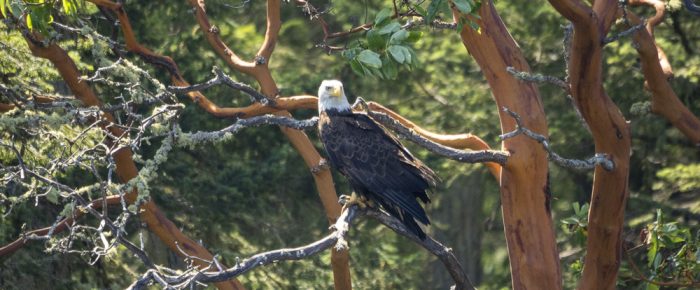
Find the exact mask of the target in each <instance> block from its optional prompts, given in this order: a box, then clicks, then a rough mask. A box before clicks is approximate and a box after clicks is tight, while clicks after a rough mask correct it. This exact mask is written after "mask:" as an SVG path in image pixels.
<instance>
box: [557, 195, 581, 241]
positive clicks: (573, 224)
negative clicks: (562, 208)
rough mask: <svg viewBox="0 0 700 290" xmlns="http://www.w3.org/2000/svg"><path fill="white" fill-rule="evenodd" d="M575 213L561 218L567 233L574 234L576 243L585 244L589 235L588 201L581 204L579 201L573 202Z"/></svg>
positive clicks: (573, 237)
mask: <svg viewBox="0 0 700 290" xmlns="http://www.w3.org/2000/svg"><path fill="white" fill-rule="evenodd" d="M571 207H572V208H573V209H574V215H572V216H570V217H567V218H563V219H562V220H561V223H562V228H563V229H564V232H565V233H566V234H569V235H572V239H573V243H574V245H578V246H584V245H585V243H586V237H587V236H588V203H584V204H583V205H582V206H579V204H578V202H574V203H572V204H571Z"/></svg>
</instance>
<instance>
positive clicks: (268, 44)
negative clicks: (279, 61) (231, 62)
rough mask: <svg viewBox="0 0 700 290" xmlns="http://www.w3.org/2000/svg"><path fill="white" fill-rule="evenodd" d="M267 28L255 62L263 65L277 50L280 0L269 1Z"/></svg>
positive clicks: (280, 25) (280, 24) (280, 23)
mask: <svg viewBox="0 0 700 290" xmlns="http://www.w3.org/2000/svg"><path fill="white" fill-rule="evenodd" d="M202 3H204V1H203V0H202ZM266 18H267V28H266V29H265V40H263V43H262V45H261V46H260V50H258V53H257V54H256V55H255V64H256V65H261V64H264V65H266V66H267V64H268V63H269V62H270V57H272V52H273V51H274V50H275V45H276V44H277V37H278V35H279V31H280V28H281V27H282V21H281V19H280V1H279V0H268V1H267V17H266ZM261 57H262V58H261Z"/></svg>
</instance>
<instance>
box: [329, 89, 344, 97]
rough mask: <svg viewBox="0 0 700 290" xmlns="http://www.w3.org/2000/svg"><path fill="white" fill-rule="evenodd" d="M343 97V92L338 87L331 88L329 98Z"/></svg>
mask: <svg viewBox="0 0 700 290" xmlns="http://www.w3.org/2000/svg"><path fill="white" fill-rule="evenodd" d="M342 95H343V90H342V89H341V88H340V87H332V88H331V92H330V96H331V97H336V98H340V97H341V96H342Z"/></svg>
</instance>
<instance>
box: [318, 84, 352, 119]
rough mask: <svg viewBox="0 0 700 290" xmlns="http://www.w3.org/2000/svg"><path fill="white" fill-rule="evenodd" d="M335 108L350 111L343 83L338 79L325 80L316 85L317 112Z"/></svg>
mask: <svg viewBox="0 0 700 290" xmlns="http://www.w3.org/2000/svg"><path fill="white" fill-rule="evenodd" d="M328 110H335V111H338V112H351V110H352V109H351V108H350V103H349V102H348V98H347V97H345V91H343V83H341V82H340V81H339V80H325V81H323V82H322V83H321V86H319V87H318V112H319V113H320V112H324V111H328Z"/></svg>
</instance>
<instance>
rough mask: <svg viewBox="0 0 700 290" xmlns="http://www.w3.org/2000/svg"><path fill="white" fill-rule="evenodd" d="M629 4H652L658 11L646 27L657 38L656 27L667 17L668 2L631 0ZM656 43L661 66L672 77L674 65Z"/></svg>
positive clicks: (665, 73) (652, 36) (668, 76)
mask: <svg viewBox="0 0 700 290" xmlns="http://www.w3.org/2000/svg"><path fill="white" fill-rule="evenodd" d="M629 4H630V5H632V6H641V5H645V6H650V7H653V8H654V10H655V11H656V13H655V14H654V16H652V17H651V18H649V20H648V21H647V23H646V29H647V32H649V35H651V38H652V39H655V37H654V28H656V26H657V25H659V24H660V23H661V22H662V21H663V20H664V17H666V4H665V3H664V2H663V1H660V0H629ZM627 13H628V15H630V14H631V13H630V12H627ZM640 24H641V23H640ZM654 45H655V46H656V53H657V54H658V61H659V64H660V65H661V68H662V69H663V71H664V75H666V77H667V78H672V77H673V67H671V63H670V62H669V61H668V57H667V56H666V53H665V52H664V51H663V49H661V47H660V46H659V45H658V43H656V41H654Z"/></svg>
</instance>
